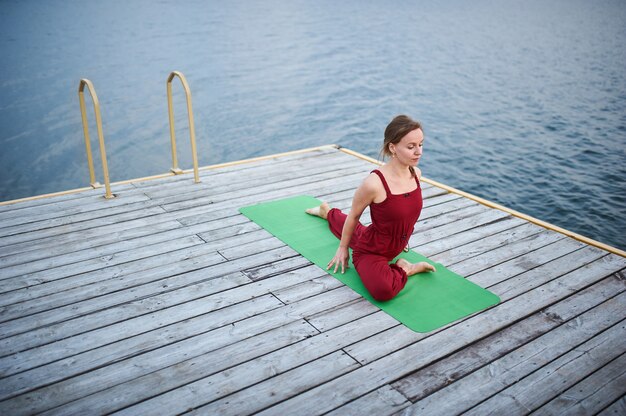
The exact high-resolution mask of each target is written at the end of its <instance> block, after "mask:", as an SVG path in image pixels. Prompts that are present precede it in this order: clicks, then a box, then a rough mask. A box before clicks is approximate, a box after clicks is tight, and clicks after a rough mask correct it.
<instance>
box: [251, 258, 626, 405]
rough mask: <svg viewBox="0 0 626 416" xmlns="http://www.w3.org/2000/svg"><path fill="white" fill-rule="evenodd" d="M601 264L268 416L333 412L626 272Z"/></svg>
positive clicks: (614, 262) (619, 262)
mask: <svg viewBox="0 0 626 416" xmlns="http://www.w3.org/2000/svg"><path fill="white" fill-rule="evenodd" d="M603 259H604V260H603V261H598V262H595V263H594V266H595V267H594V268H593V269H591V268H589V267H583V268H581V269H578V270H577V271H576V272H573V273H569V274H568V275H566V276H564V277H563V278H562V279H557V280H555V281H552V282H550V283H548V284H546V285H544V286H543V287H542V288H541V292H540V291H539V290H537V289H535V290H532V291H529V292H527V293H525V294H524V295H521V296H519V297H518V298H516V302H505V303H503V304H501V305H499V306H497V307H494V308H491V309H489V310H487V311H485V312H482V313H481V314H478V315H475V316H473V317H471V318H469V319H467V320H465V321H463V324H462V325H456V326H455V329H456V330H455V331H441V332H438V333H436V334H434V335H433V336H429V337H428V338H425V339H424V340H422V341H421V342H419V343H416V344H413V345H410V346H408V347H406V348H404V349H401V350H399V351H396V352H394V353H392V354H389V355H386V356H385V357H383V358H381V359H379V360H377V361H374V362H372V363H370V364H368V365H365V366H364V367H362V368H360V369H357V370H355V371H352V372H351V373H348V374H346V375H344V376H341V377H338V378H336V379H334V380H332V381H330V382H328V383H326V384H324V385H321V386H318V387H316V388H313V389H311V390H309V391H307V392H305V393H302V394H300V395H299V396H296V397H294V398H292V399H289V400H287V401H285V402H282V403H280V404H278V405H276V406H274V407H272V408H270V409H268V412H267V413H266V414H276V413H278V412H284V413H300V412H306V411H307V409H308V405H307V403H310V401H311V400H313V401H315V402H316V403H319V407H317V408H316V409H315V413H317V414H319V413H324V412H327V411H330V410H333V409H335V408H337V407H339V406H341V405H343V404H345V403H347V402H349V401H351V400H353V399H355V398H358V397H360V396H362V395H363V394H367V393H369V392H371V391H373V390H376V389H377V388H379V387H381V386H383V385H385V384H388V383H390V382H392V381H394V380H396V379H398V378H400V377H403V376H405V375H407V374H409V373H411V372H413V371H415V370H417V369H418V368H421V367H423V366H424V365H425V364H428V363H430V362H432V361H435V360H437V359H439V358H442V357H444V356H447V355H449V354H451V353H453V352H454V351H456V350H458V349H460V348H463V347H464V346H465V345H466V344H467V343H468V342H469V341H471V340H476V339H480V338H483V337H486V336H488V335H490V334H492V333H494V332H496V331H499V330H501V329H503V328H505V327H507V326H509V325H510V324H511V323H513V322H516V321H518V320H519V319H521V318H522V317H525V316H528V315H530V314H532V313H534V312H536V311H538V310H540V309H542V308H545V307H546V306H548V305H551V304H553V303H555V302H557V301H558V300H560V299H562V298H563V297H565V296H566V294H568V293H570V292H571V291H576V290H580V289H582V288H584V287H587V286H589V285H590V284H593V283H595V282H596V281H598V280H601V279H602V278H603V277H605V276H607V275H609V274H611V273H614V272H615V271H616V268H617V269H618V270H619V269H621V268H623V266H624V265H625V263H626V262H625V260H624V259H622V258H618V257H617V256H606V257H605V258H603ZM350 355H352V354H350ZM309 410H310V409H309ZM260 414H263V413H260Z"/></svg>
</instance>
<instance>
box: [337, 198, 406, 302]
mask: <svg viewBox="0 0 626 416" xmlns="http://www.w3.org/2000/svg"><path fill="white" fill-rule="evenodd" d="M346 218H347V216H346V214H344V213H343V212H341V211H340V210H339V209H337V208H333V209H331V210H330V211H329V212H328V226H329V227H330V231H332V233H333V234H334V235H335V237H337V238H339V239H341V232H342V230H343V224H344V223H345V222H346ZM367 229H368V227H366V226H364V225H363V224H361V223H358V224H357V226H356V228H355V229H354V233H353V234H352V239H351V240H350V248H351V249H352V263H354V268H355V269H356V271H357V273H358V274H359V277H360V278H361V281H362V282H363V285H365V288H366V289H367V290H368V292H370V294H371V295H372V297H373V298H374V299H376V300H378V301H385V300H389V299H391V298H393V297H394V296H396V295H397V294H398V292H400V291H401V290H402V289H403V288H404V285H405V284H406V280H407V276H406V272H405V271H404V270H403V269H402V268H401V267H400V266H398V265H396V264H389V261H391V260H392V259H393V258H394V257H395V256H396V255H397V254H399V253H396V254H395V255H393V256H391V257H389V255H390V254H389V253H387V255H383V254H377V253H375V252H370V251H368V250H367V249H365V248H364V247H361V246H360V245H359V239H360V238H361V236H362V235H363V233H365V232H366V231H367Z"/></svg>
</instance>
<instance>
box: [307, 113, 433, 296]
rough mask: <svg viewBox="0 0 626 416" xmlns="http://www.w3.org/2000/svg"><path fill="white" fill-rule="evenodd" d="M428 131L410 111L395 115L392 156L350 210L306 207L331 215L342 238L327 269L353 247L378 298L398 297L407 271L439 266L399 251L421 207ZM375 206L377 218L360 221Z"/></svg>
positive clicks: (387, 145)
mask: <svg viewBox="0 0 626 416" xmlns="http://www.w3.org/2000/svg"><path fill="white" fill-rule="evenodd" d="M423 145H424V133H423V132H422V127H421V125H420V123H418V122H417V121H414V120H412V119H411V118H409V117H407V116H405V115H399V116H397V117H395V118H394V119H393V120H392V121H391V123H389V125H388V126H387V128H386V129H385V141H384V144H383V148H382V153H383V155H385V156H390V157H391V159H390V160H389V162H388V163H386V164H385V165H383V166H381V167H380V169H378V170H374V171H373V172H372V173H371V174H370V175H369V176H368V177H367V178H365V180H364V181H363V183H362V184H361V185H360V186H359V187H358V189H357V190H356V192H355V193H354V198H353V200H352V208H351V209H350V212H349V214H348V215H346V214H344V213H343V212H341V211H340V210H339V209H337V208H333V209H331V208H330V207H329V206H328V204H327V203H326V202H324V203H322V205H320V206H319V207H315V208H310V209H307V210H306V212H307V213H308V214H311V215H317V216H319V217H321V218H324V219H326V220H328V224H329V227H330V230H331V231H332V233H333V234H335V236H336V237H337V238H339V239H340V240H341V241H340V242H339V248H338V249H337V252H336V254H335V256H334V257H333V259H332V260H331V261H330V263H328V267H327V270H328V269H330V268H331V267H333V266H334V271H335V272H337V269H338V268H339V267H341V273H344V271H345V269H346V268H347V267H348V258H349V254H348V247H350V248H352V262H353V263H354V266H355V268H356V271H357V273H358V274H359V276H360V277H361V280H362V281H363V284H364V285H365V287H366V288H367V290H368V291H369V292H370V294H371V295H372V297H373V298H374V299H376V300H379V301H385V300H389V299H391V298H393V297H394V296H396V295H397V294H398V292H400V291H401V290H402V288H403V287H404V285H405V284H406V281H407V277H408V276H411V275H414V274H416V273H421V272H425V271H435V268H434V267H433V266H432V265H430V264H428V263H426V262H420V263H416V264H411V263H409V262H408V261H407V260H404V259H398V260H397V261H396V262H395V263H393V264H389V262H390V261H391V260H392V259H393V258H394V257H396V256H397V255H398V254H400V252H401V251H402V249H403V248H405V247H408V243H409V237H410V236H411V234H412V233H413V227H414V226H415V222H416V221H417V219H418V217H419V215H420V212H421V211H422V190H421V188H420V182H419V178H420V177H421V171H420V170H419V168H417V164H418V162H419V159H420V158H421V157H422V151H423V150H422V148H423ZM368 206H369V207H370V213H371V218H372V224H371V225H370V226H364V225H362V224H361V223H360V222H359V218H360V217H361V214H362V213H363V211H364V210H365V208H367V207H368Z"/></svg>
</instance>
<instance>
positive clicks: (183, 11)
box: [0, 0, 626, 248]
mask: <svg viewBox="0 0 626 416" xmlns="http://www.w3.org/2000/svg"><path fill="white" fill-rule="evenodd" d="M175 3H176V4H175ZM0 52H1V56H2V58H1V61H0V65H1V69H2V78H1V79H0V144H1V146H2V151H1V153H0V164H1V168H2V170H1V171H0V200H8V199H15V198H20V197H26V196H32V195H36V194H42V193H47V192H55V191H62V190H66V189H71V188H77V187H82V186H86V185H87V182H88V171H87V164H86V158H85V150H84V144H83V136H82V127H81V121H80V112H79V105H78V98H77V87H78V82H79V80H80V79H81V78H89V79H90V80H91V81H93V83H94V85H95V87H96V90H97V92H98V96H99V99H100V101H101V105H102V118H103V123H104V133H105V138H106V142H107V152H108V153H109V168H110V173H111V178H112V180H113V181H117V180H123V179H130V178H136V177H141V176H146V175H152V174H157V173H163V172H166V171H167V170H168V169H169V167H170V164H171V161H170V154H169V131H168V119H167V102H166V95H165V81H166V78H167V75H168V74H169V72H170V71H172V70H180V71H182V72H183V73H184V74H185V75H186V77H187V79H188V81H189V83H190V86H191V89H192V91H193V105H194V115H195V120H196V134H197V138H198V149H199V161H200V164H201V165H208V164H214V163H218V162H225V161H230V160H237V159H243V158H249V157H253V156H259V155H264V154H271V153H276V152H283V151H288V150H294V149H299V148H304V147H310V146H318V145H322V144H328V143H337V144H340V145H343V146H345V147H348V148H351V149H354V150H357V151H360V152H363V153H365V154H368V155H370V156H374V157H376V156H377V155H378V149H379V146H380V143H381V141H382V133H383V130H384V128H385V126H386V124H387V123H388V121H389V120H390V119H391V118H392V117H393V116H394V115H396V114H398V113H406V114H409V115H411V116H413V117H415V118H417V119H419V120H421V121H422V123H423V124H424V126H425V133H426V143H425V144H426V147H425V155H424V158H423V159H422V162H421V168H422V170H423V172H424V175H425V176H426V177H429V178H432V179H435V180H438V181H441V182H444V183H446V184H449V185H451V186H455V187H457V188H460V189H463V190H465V191H468V192H472V193H474V194H477V195H480V196H482V197H485V198H488V199H490V200H493V201H496V202H499V203H501V204H503V205H506V206H509V207H511V208H513V209H516V210H519V211H522V212H524V213H527V214H530V215H533V216H535V217H538V218H541V219H543V220H546V221H549V222H552V223H554V224H557V225H560V226H562V227H565V228H567V229H570V230H572V231H576V232H579V233H581V234H584V235H587V236H589V237H591V238H594V239H597V240H600V241H602V242H606V243H609V244H612V245H615V246H618V247H620V248H626V220H625V218H626V76H625V75H626V71H625V68H626V2H624V1H622V0H598V1H581V0H551V1H543V0H519V1H514V0H498V1H485V0H476V1H441V2H432V1H356V0H355V1H342V2H336V1H267V0H266V1H235V2H218V1H212V2H207V1H199V0H198V1H187V2H184V4H181V5H179V4H178V2H171V1H162V2H157V1H152V0H124V1H106V2H99V1H84V0H81V1H71V0H62V1H61V0H47V1H0ZM175 91H177V93H176V99H175V105H176V108H177V109H178V113H179V114H177V126H178V138H179V143H180V151H181V156H180V159H181V160H180V162H181V165H182V166H183V167H191V160H190V157H189V156H188V154H189V145H188V129H187V127H186V115H185V112H184V101H183V98H182V97H183V96H182V92H181V89H180V87H179V85H177V84H175ZM89 117H90V118H92V119H93V116H92V115H91V114H90V116H89ZM91 132H92V135H93V136H94V138H95V127H94V126H92V127H91ZM96 155H97V153H96ZM97 168H98V169H99V166H98V167H97ZM100 172H101V171H100Z"/></svg>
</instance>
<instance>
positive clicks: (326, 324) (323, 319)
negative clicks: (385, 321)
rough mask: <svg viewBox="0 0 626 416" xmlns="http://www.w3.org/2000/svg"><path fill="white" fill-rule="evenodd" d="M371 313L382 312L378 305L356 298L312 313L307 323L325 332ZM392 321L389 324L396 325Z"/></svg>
mask: <svg viewBox="0 0 626 416" xmlns="http://www.w3.org/2000/svg"><path fill="white" fill-rule="evenodd" d="M373 313H384V312H381V311H380V309H379V308H378V307H376V306H374V305H373V304H372V303H371V302H369V301H367V300H366V299H364V298H358V299H355V300H354V301H352V302H348V303H345V304H343V305H338V306H337V307H336V308H333V309H329V310H328V311H324V312H321V313H319V314H316V315H312V316H311V317H310V318H309V323H310V324H311V325H313V326H314V327H315V328H317V329H318V330H319V331H321V332H325V331H328V330H330V329H333V328H336V327H338V326H341V325H345V324H346V323H348V322H351V321H354V320H357V319H360V318H362V317H364V316H367V315H371V314H373ZM394 321H395V319H394V320H393V321H389V322H390V324H391V325H397V324H398V322H397V321H396V322H394Z"/></svg>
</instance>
